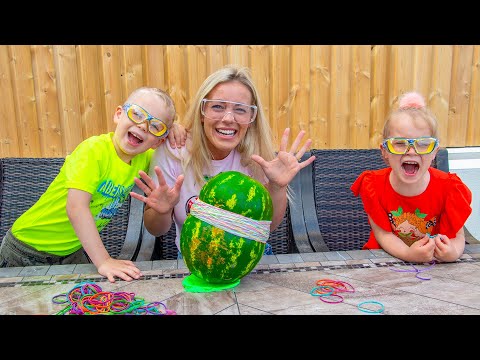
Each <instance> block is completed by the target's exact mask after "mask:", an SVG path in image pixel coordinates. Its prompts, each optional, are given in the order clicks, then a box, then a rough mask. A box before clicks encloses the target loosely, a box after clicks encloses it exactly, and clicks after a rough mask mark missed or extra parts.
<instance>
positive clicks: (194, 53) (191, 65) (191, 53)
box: [179, 45, 209, 123]
mask: <svg viewBox="0 0 480 360" xmlns="http://www.w3.org/2000/svg"><path fill="white" fill-rule="evenodd" d="M186 68H187V74H189V75H190V76H188V77H187V88H186V91H187V93H186V106H185V110H184V112H183V113H181V114H180V113H179V121H180V123H181V122H182V119H183V116H184V115H185V112H186V111H187V109H188V108H189V107H190V106H191V102H192V100H193V97H194V96H195V95H196V93H197V91H198V88H199V87H200V85H201V84H202V82H203V81H204V80H205V79H206V78H207V76H208V75H209V74H207V49H206V47H205V46H203V45H189V46H187V64H186Z"/></svg>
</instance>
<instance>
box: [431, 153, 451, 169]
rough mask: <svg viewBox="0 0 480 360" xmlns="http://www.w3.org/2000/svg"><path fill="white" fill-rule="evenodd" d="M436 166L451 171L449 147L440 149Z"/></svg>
mask: <svg viewBox="0 0 480 360" xmlns="http://www.w3.org/2000/svg"><path fill="white" fill-rule="evenodd" d="M435 160H436V165H437V166H436V167H437V169H438V170H442V171H445V172H449V170H450V169H449V166H448V150H447V149H439V150H438V152H437V156H436V159H435Z"/></svg>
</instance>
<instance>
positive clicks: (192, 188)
mask: <svg viewBox="0 0 480 360" xmlns="http://www.w3.org/2000/svg"><path fill="white" fill-rule="evenodd" d="M184 125H185V128H186V130H187V142H186V146H185V147H182V148H179V149H172V148H170V147H169V146H160V147H159V148H157V149H156V151H155V154H154V155H153V157H152V161H151V164H150V172H149V175H147V174H146V173H144V172H143V171H140V172H139V174H140V177H141V178H142V179H143V180H144V182H145V183H144V182H142V181H141V180H140V179H136V184H137V185H138V186H139V188H140V189H142V190H143V191H144V193H145V195H146V197H144V196H141V195H138V194H136V193H132V194H131V195H132V196H133V197H135V198H136V199H138V200H141V201H143V202H145V204H146V206H145V213H144V222H145V227H146V228H147V230H148V231H149V232H150V233H151V234H153V235H155V236H160V235H162V234H165V233H166V232H167V231H168V230H169V229H170V226H171V224H172V212H173V220H174V221H175V225H176V233H177V236H176V239H175V243H176V245H177V248H178V249H180V234H181V231H182V225H183V223H184V221H185V219H186V217H187V215H188V213H189V209H190V207H189V205H190V204H191V203H192V201H193V200H195V199H196V198H197V197H198V195H199V193H200V190H201V188H202V186H203V185H204V184H205V182H206V181H207V180H208V179H209V178H211V177H213V176H215V175H217V174H218V173H220V172H223V171H229V170H234V171H239V172H242V173H244V174H248V175H249V176H251V177H253V178H254V179H256V180H258V181H260V182H261V183H263V184H264V185H265V186H266V188H267V189H268V191H269V193H270V196H271V198H272V203H273V209H274V212H273V219H272V223H271V227H270V230H271V231H272V230H274V229H275V228H276V227H277V226H278V225H279V224H280V223H281V221H282V219H283V217H284V214H285V211H286V206H287V187H288V184H289V183H290V181H291V180H292V179H293V178H294V177H295V175H296V174H297V173H298V172H299V171H300V169H302V168H304V167H305V166H308V165H309V164H310V163H312V162H313V161H314V160H315V157H314V156H311V157H310V158H309V159H307V160H305V161H303V162H299V159H300V158H301V157H302V155H303V154H304V153H305V151H306V150H307V149H308V148H309V147H310V144H311V142H312V141H311V139H308V140H307V141H306V142H305V143H304V145H303V146H302V147H301V148H300V149H299V146H300V143H301V140H302V138H303V137H304V135H305V132H304V131H303V130H302V131H300V133H299V134H298V135H297V137H296V139H295V141H294V142H293V144H292V146H291V148H290V151H287V143H288V137H289V134H290V129H288V128H287V129H285V131H284V133H283V136H282V139H281V142H280V147H279V151H278V154H276V153H275V148H274V146H273V142H272V133H271V129H270V126H269V123H268V120H267V118H266V117H265V113H264V111H263V106H262V103H261V101H260V96H259V94H258V91H257V89H256V87H255V85H254V84H253V81H252V79H251V76H250V72H249V69H248V68H245V67H238V66H234V65H228V66H225V67H223V68H221V69H219V70H217V71H215V72H214V73H212V74H211V75H210V76H209V77H208V78H207V79H206V80H205V81H204V82H203V83H202V85H201V86H200V88H199V90H198V91H197V94H196V95H195V98H194V99H193V101H192V104H191V106H190V108H189V110H188V112H187V114H186V118H185V121H184ZM298 149H299V150H298ZM160 169H161V170H160ZM179 255H180V254H179Z"/></svg>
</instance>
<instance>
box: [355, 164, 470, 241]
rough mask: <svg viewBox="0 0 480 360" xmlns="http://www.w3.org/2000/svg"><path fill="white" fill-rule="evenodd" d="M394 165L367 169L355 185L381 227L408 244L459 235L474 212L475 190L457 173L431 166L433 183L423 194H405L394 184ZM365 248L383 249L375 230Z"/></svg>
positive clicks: (364, 204)
mask: <svg viewBox="0 0 480 360" xmlns="http://www.w3.org/2000/svg"><path fill="white" fill-rule="evenodd" d="M391 171H392V169H391V168H385V169H381V170H367V171H364V172H363V173H361V174H360V175H359V177H358V178H357V179H356V180H355V182H354V183H353V184H352V186H351V188H350V189H351V190H352V192H353V194H354V195H355V196H360V197H361V199H362V202H363V206H364V209H365V211H366V213H367V214H368V215H369V216H370V217H371V218H372V220H373V221H374V222H375V224H377V225H378V226H379V227H381V228H382V229H384V230H385V231H391V232H393V233H394V234H396V235H397V236H398V237H399V238H401V239H402V240H403V241H404V242H405V243H406V244H407V245H409V246H410V245H411V244H413V243H414V242H415V241H417V240H419V239H421V238H423V237H424V236H425V234H426V233H427V232H428V233H430V234H432V235H435V234H445V235H447V236H448V237H449V238H453V237H455V236H456V234H457V232H458V231H459V230H460V229H461V228H462V226H463V225H464V224H465V221H467V219H468V217H469V216H470V214H471V212H472V208H471V203H472V192H471V191H470V189H469V188H468V187H467V186H466V185H465V184H464V183H463V182H462V180H460V178H459V177H458V176H457V175H456V174H454V173H445V172H443V171H440V170H438V169H435V168H429V170H428V171H429V172H430V183H429V184H428V187H427V189H426V190H425V191H424V192H423V193H422V194H420V195H416V196H403V195H400V194H398V193H397V192H395V190H393V188H392V186H391V185H390V181H389V175H390V172H391ZM363 249H380V245H379V244H378V242H377V240H376V239H375V236H374V234H373V231H370V237H369V239H368V241H367V243H366V244H365V245H364V246H363Z"/></svg>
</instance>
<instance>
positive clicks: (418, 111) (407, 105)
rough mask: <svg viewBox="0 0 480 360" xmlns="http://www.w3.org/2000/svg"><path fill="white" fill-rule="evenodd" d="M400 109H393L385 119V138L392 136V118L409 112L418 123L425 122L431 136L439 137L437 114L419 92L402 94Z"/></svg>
mask: <svg viewBox="0 0 480 360" xmlns="http://www.w3.org/2000/svg"><path fill="white" fill-rule="evenodd" d="M398 103H399V105H398V109H396V110H394V111H392V112H391V113H390V115H389V116H388V117H387V119H386V121H385V125H384V126H383V138H384V139H387V138H389V137H390V123H391V121H392V118H394V117H396V116H398V115H400V114H408V115H409V116H410V118H411V119H412V120H413V121H414V122H415V123H418V122H419V121H423V122H425V123H426V124H427V125H428V127H429V128H430V131H431V134H430V135H431V136H433V137H435V138H437V139H438V136H439V131H438V122H437V119H436V117H435V115H434V114H433V113H432V112H431V111H430V109H429V108H428V107H427V105H426V103H425V99H424V98H423V96H422V95H420V94H419V93H418V92H415V91H412V92H408V93H405V94H403V95H401V96H400V99H399V102H398Z"/></svg>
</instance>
